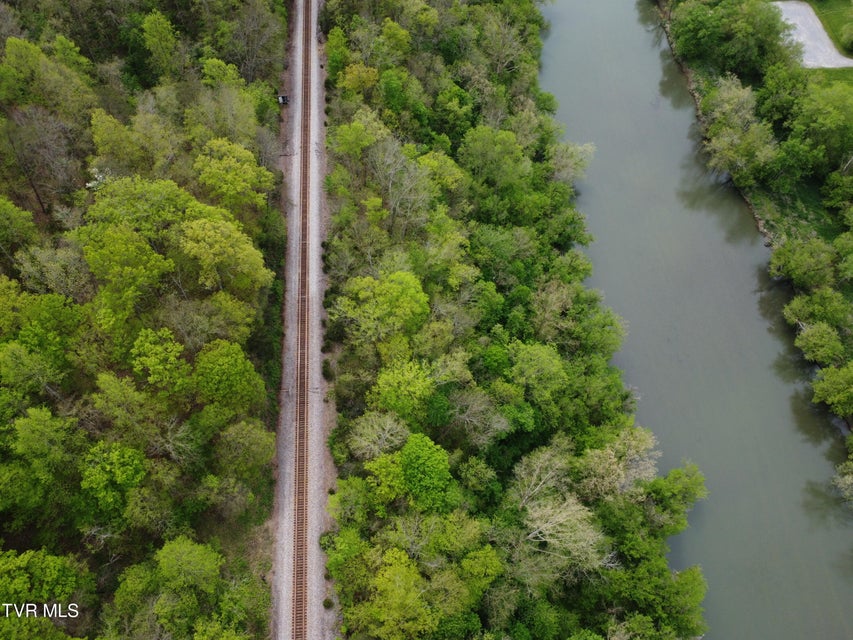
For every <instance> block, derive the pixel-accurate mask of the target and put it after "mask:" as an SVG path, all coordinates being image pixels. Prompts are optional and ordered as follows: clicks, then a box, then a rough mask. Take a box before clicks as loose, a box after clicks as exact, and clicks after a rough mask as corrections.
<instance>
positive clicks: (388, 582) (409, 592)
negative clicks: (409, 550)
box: [347, 549, 438, 640]
mask: <svg viewBox="0 0 853 640" xmlns="http://www.w3.org/2000/svg"><path fill="white" fill-rule="evenodd" d="M425 590H426V581H425V580H424V578H423V577H421V575H420V574H419V573H418V570H417V567H416V566H415V563H414V562H413V561H412V560H411V558H409V556H407V555H406V553H405V552H404V551H401V550H400V549H389V550H388V551H386V552H385V554H384V555H383V557H382V567H381V568H380V569H379V572H378V573H377V574H376V577H375V578H374V580H373V582H372V585H371V592H372V593H371V595H372V597H371V598H370V600H368V601H366V602H363V603H360V604H358V605H356V606H355V607H353V608H352V609H350V612H349V616H348V619H347V622H348V623H349V625H350V627H351V628H352V629H353V630H354V631H363V632H365V633H367V634H369V636H370V637H373V638H377V639H378V640H405V639H406V638H417V637H420V636H423V635H424V634H426V633H429V632H431V631H434V630H435V629H436V627H437V625H438V616H437V614H436V613H435V612H434V611H433V610H432V609H431V608H430V606H429V605H428V604H427V602H426V600H425V598H424V591H425Z"/></svg>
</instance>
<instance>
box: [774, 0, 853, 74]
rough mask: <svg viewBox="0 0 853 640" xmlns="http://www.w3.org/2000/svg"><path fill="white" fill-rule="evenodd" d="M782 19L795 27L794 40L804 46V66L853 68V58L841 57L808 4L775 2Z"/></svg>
mask: <svg viewBox="0 0 853 640" xmlns="http://www.w3.org/2000/svg"><path fill="white" fill-rule="evenodd" d="M773 4H775V5H776V6H777V7H779V9H781V10H782V18H784V19H785V21H786V22H789V23H790V24H791V25H793V27H794V33H793V36H794V40H796V41H797V42H800V43H802V45H803V66H804V67H810V68H812V69H814V68H820V67H833V68H838V67H853V58H848V57H846V56H843V55H841V54H840V53H839V52H838V49H836V48H835V45H834V44H833V42H832V40H830V39H829V36H828V35H827V33H826V31H825V30H824V28H823V24H822V23H821V21H820V19H819V18H818V17H817V14H815V12H814V9H812V8H811V6H810V5H809V4H808V3H806V2H796V1H791V2H774V3H773Z"/></svg>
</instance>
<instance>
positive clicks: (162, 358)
mask: <svg viewBox="0 0 853 640" xmlns="http://www.w3.org/2000/svg"><path fill="white" fill-rule="evenodd" d="M183 350H184V348H183V346H182V345H181V344H180V343H178V342H175V336H174V335H173V334H172V332H171V331H169V330H168V329H160V330H159V331H156V332H155V331H154V330H152V329H143V330H142V331H140V332H139V335H138V336H137V337H136V342H134V344H133V349H131V352H130V354H131V357H132V359H133V360H132V362H133V370H134V372H136V374H137V375H139V376H142V377H143V378H144V379H145V380H146V381H147V382H148V384H150V385H154V386H155V387H160V388H161V389H164V390H168V391H170V392H172V393H181V392H182V391H183V390H184V389H185V388H186V386H187V382H188V378H189V375H190V367H189V365H188V364H187V363H186V362H185V361H184V360H182V359H181V353H182V352H183Z"/></svg>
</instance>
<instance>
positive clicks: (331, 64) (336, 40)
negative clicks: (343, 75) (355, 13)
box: [326, 27, 350, 84]
mask: <svg viewBox="0 0 853 640" xmlns="http://www.w3.org/2000/svg"><path fill="white" fill-rule="evenodd" d="M349 59H350V52H349V48H348V47H347V38H346V35H345V34H344V31H343V29H341V28H340V27H332V29H331V30H330V31H329V35H328V37H327V38H326V60H327V71H328V73H329V80H331V81H332V83H333V84H336V83H337V81H338V74H339V73H340V72H341V71H343V70H344V67H346V66H347V63H349Z"/></svg>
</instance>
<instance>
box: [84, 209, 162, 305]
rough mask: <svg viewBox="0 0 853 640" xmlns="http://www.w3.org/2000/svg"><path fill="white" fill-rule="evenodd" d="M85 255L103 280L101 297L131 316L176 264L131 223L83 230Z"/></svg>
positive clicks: (95, 274)
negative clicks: (161, 253)
mask: <svg viewBox="0 0 853 640" xmlns="http://www.w3.org/2000/svg"><path fill="white" fill-rule="evenodd" d="M79 237H80V240H81V242H82V245H83V255H84V256H85V258H86V262H87V263H88V265H89V269H91V271H92V274H93V275H94V276H95V278H97V279H98V280H99V281H100V282H101V283H102V287H101V290H100V297H101V299H102V300H103V301H104V303H105V304H106V306H107V307H108V308H109V309H111V310H112V311H113V312H114V313H115V314H116V316H117V318H118V319H124V318H127V317H128V316H130V315H131V314H132V313H133V311H134V309H135V307H136V305H137V304H138V303H139V302H140V301H141V299H142V298H143V297H144V296H147V295H150V294H151V293H152V290H153V289H154V288H155V287H156V285H157V283H158V282H159V281H160V278H161V277H162V276H163V275H164V274H166V273H168V272H170V271H172V270H173V269H174V263H173V262H172V261H171V260H169V259H168V258H164V257H163V256H162V255H160V254H159V253H157V252H156V251H154V249H152V248H151V245H150V244H149V243H148V242H147V241H146V240H145V238H144V237H143V236H142V235H140V234H139V233H137V232H136V231H134V230H133V229H132V228H131V227H130V226H129V225H128V224H127V223H124V224H116V225H96V226H89V227H85V228H83V229H81V230H80V235H79Z"/></svg>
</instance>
